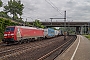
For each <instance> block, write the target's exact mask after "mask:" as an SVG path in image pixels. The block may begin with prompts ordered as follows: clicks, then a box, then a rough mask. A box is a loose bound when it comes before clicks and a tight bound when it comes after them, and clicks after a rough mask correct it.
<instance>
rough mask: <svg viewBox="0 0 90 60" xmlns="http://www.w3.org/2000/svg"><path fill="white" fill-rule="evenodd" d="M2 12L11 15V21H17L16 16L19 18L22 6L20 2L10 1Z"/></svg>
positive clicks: (18, 0)
mask: <svg viewBox="0 0 90 60" xmlns="http://www.w3.org/2000/svg"><path fill="white" fill-rule="evenodd" d="M4 9H5V10H4V11H5V12H7V13H9V12H10V13H11V14H13V19H14V20H15V19H17V18H18V15H19V16H21V15H22V14H23V13H22V12H23V9H24V5H23V4H21V1H20V0H16V1H15V0H10V1H8V5H6V6H4Z"/></svg>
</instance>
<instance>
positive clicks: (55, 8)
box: [45, 0, 63, 15]
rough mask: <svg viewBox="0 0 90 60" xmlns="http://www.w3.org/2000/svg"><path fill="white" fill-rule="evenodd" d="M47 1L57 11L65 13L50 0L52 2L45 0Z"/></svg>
mask: <svg viewBox="0 0 90 60" xmlns="http://www.w3.org/2000/svg"><path fill="white" fill-rule="evenodd" d="M45 1H46V2H47V3H48V4H50V5H51V6H52V7H53V8H54V9H55V10H56V11H57V12H59V14H61V15H63V14H62V13H61V12H60V10H59V9H58V8H57V7H56V6H55V5H54V4H53V3H52V2H51V1H50V0H49V1H50V2H51V3H50V2H48V1H47V0H45Z"/></svg>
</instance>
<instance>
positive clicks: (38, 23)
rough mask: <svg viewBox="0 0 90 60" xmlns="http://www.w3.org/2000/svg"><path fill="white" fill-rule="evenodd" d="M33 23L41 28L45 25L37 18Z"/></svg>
mask: <svg viewBox="0 0 90 60" xmlns="http://www.w3.org/2000/svg"><path fill="white" fill-rule="evenodd" d="M33 25H34V26H36V27H39V28H44V26H43V25H42V23H41V22H40V21H39V20H35V21H34V22H33Z"/></svg>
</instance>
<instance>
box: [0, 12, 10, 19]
mask: <svg viewBox="0 0 90 60" xmlns="http://www.w3.org/2000/svg"><path fill="white" fill-rule="evenodd" d="M0 17H5V18H10V17H9V16H8V15H7V13H6V12H3V11H1V12H0Z"/></svg>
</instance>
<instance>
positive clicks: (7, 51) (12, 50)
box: [0, 37, 61, 59]
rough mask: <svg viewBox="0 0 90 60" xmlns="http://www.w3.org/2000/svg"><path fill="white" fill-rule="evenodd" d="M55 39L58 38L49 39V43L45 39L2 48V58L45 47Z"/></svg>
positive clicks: (0, 50)
mask: <svg viewBox="0 0 90 60" xmlns="http://www.w3.org/2000/svg"><path fill="white" fill-rule="evenodd" d="M60 38H61V37H60ZM54 39H56V38H53V39H52V41H51V40H47V42H49V43H47V42H45V43H44V42H43V41H45V40H43V41H42V42H41V41H36V42H31V43H30V44H29V43H28V44H22V45H17V46H10V47H6V48H2V49H0V59H3V58H5V57H10V56H12V55H17V54H18V55H19V54H20V53H23V52H25V51H27V50H33V49H35V48H39V47H43V46H45V45H47V44H51V43H53V42H55V40H54ZM22 50H23V51H22ZM21 51H22V52H21Z"/></svg>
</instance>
